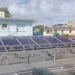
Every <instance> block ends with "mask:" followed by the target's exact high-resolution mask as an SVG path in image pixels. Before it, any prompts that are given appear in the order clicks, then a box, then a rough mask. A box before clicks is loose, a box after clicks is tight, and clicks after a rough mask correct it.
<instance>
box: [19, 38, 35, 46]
mask: <svg viewBox="0 0 75 75" xmlns="http://www.w3.org/2000/svg"><path fill="white" fill-rule="evenodd" d="M18 40H19V41H20V42H21V43H22V45H27V44H35V43H34V42H33V41H32V40H31V39H29V38H28V39H27V38H26V39H24V38H23V39H22V38H21V39H20V38H19V39H18Z"/></svg>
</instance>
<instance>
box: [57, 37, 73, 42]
mask: <svg viewBox="0 0 75 75" xmlns="http://www.w3.org/2000/svg"><path fill="white" fill-rule="evenodd" d="M58 39H59V40H61V41H62V42H64V43H71V42H72V41H71V40H69V39H68V38H64V37H58Z"/></svg>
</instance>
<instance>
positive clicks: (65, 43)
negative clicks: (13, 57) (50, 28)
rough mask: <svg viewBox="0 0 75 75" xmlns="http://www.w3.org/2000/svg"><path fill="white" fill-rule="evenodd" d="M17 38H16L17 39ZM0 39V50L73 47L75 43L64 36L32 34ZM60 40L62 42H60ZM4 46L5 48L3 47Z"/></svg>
mask: <svg viewBox="0 0 75 75" xmlns="http://www.w3.org/2000/svg"><path fill="white" fill-rule="evenodd" d="M17 39H18V40H17ZM1 40H2V42H3V43H2V42H1V41H0V52H4V51H5V48H6V50H7V51H22V50H23V49H24V50H38V49H49V48H63V47H71V44H72V46H73V47H75V43H74V42H72V41H71V40H69V39H67V38H64V37H58V38H55V37H50V36H36V37H35V36H33V37H23V38H22V37H19V38H18V37H15V38H10V37H8V38H2V39H1ZM61 41H62V42H61ZM4 47H5V48H4Z"/></svg>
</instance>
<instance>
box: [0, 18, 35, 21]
mask: <svg viewBox="0 0 75 75" xmlns="http://www.w3.org/2000/svg"><path fill="white" fill-rule="evenodd" d="M0 20H9V21H10V20H13V21H30V22H35V20H34V19H30V18H12V17H4V18H0Z"/></svg>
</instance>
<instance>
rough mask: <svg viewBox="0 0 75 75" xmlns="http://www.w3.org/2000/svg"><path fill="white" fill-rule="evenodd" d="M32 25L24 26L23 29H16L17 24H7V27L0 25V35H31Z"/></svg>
mask: <svg viewBox="0 0 75 75" xmlns="http://www.w3.org/2000/svg"><path fill="white" fill-rule="evenodd" d="M32 35H33V29H32V25H30V26H25V27H24V30H22V31H17V25H8V29H2V27H1V25H0V36H32Z"/></svg>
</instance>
